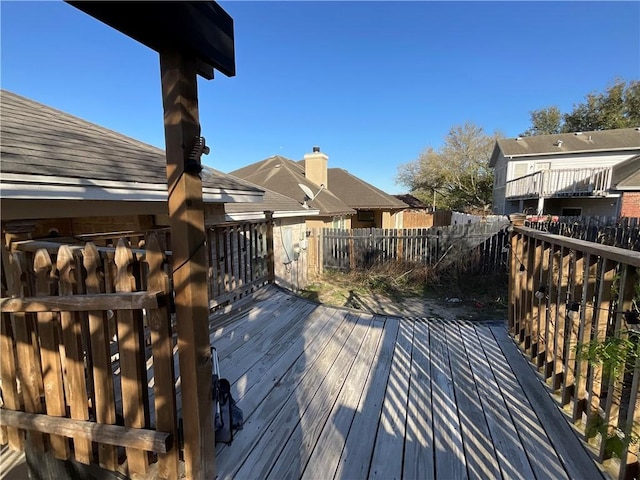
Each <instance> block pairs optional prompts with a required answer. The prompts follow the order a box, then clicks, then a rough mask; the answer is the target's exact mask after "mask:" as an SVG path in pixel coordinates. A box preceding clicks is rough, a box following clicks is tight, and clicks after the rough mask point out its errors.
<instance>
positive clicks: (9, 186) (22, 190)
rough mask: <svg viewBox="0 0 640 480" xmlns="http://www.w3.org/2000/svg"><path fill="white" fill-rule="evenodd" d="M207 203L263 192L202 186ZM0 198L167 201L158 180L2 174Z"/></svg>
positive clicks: (257, 198)
mask: <svg viewBox="0 0 640 480" xmlns="http://www.w3.org/2000/svg"><path fill="white" fill-rule="evenodd" d="M202 196H203V200H204V201H205V202H207V203H236V202H242V203H247V202H261V201H262V200H263V197H264V194H263V193H262V192H259V191H250V190H225V189H221V188H210V187H209V188H203V189H202ZM0 197H2V198H14V199H38V200H105V201H137V202H166V201H167V186H166V185H164V184H158V183H142V182H116V181H111V180H88V179H85V178H69V177H52V176H46V175H21V174H14V173H6V174H2V176H1V177H0Z"/></svg>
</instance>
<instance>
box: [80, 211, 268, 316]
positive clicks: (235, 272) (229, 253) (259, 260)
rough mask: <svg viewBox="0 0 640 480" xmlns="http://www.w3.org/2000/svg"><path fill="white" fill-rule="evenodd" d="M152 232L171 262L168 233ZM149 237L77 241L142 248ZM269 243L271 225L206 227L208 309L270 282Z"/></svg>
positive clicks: (120, 235) (135, 234)
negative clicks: (121, 242) (126, 243)
mask: <svg viewBox="0 0 640 480" xmlns="http://www.w3.org/2000/svg"><path fill="white" fill-rule="evenodd" d="M153 232H154V234H155V235H156V236H157V237H158V240H159V242H160V245H161V247H162V249H163V250H164V251H166V253H167V256H168V258H169V261H170V260H171V231H170V230H169V229H158V230H154V231H153ZM148 234H149V232H116V233H113V234H108V233H105V234H96V235H83V236H81V237H80V238H81V239H91V240H92V241H95V242H99V243H101V244H105V245H106V244H114V243H115V242H117V241H118V239H120V238H124V239H126V240H127V241H128V242H130V244H131V245H134V246H136V245H143V244H144V239H145V237H146V236H147V235H148ZM270 239H271V244H270V243H269V240H270ZM272 239H273V228H272V226H271V222H270V221H261V222H241V223H235V222H234V223H225V224H220V225H213V226H209V227H207V246H208V254H207V256H208V258H207V259H208V262H207V264H208V278H207V285H208V290H209V307H210V308H212V309H213V308H216V307H219V306H220V305H224V304H225V303H229V302H233V301H235V300H237V299H239V298H241V297H243V296H245V295H247V294H248V293H251V292H252V291H254V290H255V289H256V288H259V287H261V286H263V285H265V284H267V283H269V282H270V281H273V278H272V277H273V275H272V273H273V272H272V270H273V241H272ZM269 245H271V250H270V248H269ZM270 251H271V253H270ZM270 259H271V260H270ZM270 262H271V263H270Z"/></svg>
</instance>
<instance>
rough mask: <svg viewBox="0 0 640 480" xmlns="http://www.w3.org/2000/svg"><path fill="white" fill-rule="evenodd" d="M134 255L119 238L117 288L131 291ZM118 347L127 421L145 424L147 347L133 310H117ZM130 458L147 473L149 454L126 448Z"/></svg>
mask: <svg viewBox="0 0 640 480" xmlns="http://www.w3.org/2000/svg"><path fill="white" fill-rule="evenodd" d="M132 262H133V255H132V253H131V250H130V249H129V248H128V247H127V245H126V244H125V242H124V240H122V239H121V240H119V241H118V246H117V247H116V257H115V263H116V267H117V272H116V281H115V289H116V292H131V291H132V290H133V288H132V282H133V276H132V275H131V263H132ZM115 314H116V319H117V328H118V351H119V353H120V369H121V373H120V382H121V389H122V390H121V391H122V411H123V416H124V424H125V426H127V427H132V428H145V427H146V426H147V420H148V419H147V418H145V400H146V389H147V376H146V373H145V374H144V375H143V374H142V372H143V371H144V363H145V362H144V360H145V359H144V349H143V348H141V338H142V336H143V332H142V322H139V321H136V318H135V317H134V315H133V312H132V311H131V310H116V312H115ZM127 461H128V467H129V470H130V471H131V472H132V473H139V474H144V473H145V472H146V471H147V468H148V460H147V454H146V453H145V452H144V451H142V450H139V449H136V448H131V447H130V448H127Z"/></svg>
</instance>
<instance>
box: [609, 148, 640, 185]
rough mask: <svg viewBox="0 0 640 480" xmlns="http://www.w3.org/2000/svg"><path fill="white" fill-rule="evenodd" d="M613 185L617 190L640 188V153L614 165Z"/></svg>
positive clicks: (612, 173)
mask: <svg viewBox="0 0 640 480" xmlns="http://www.w3.org/2000/svg"><path fill="white" fill-rule="evenodd" d="M611 185H612V188H615V189H616V190H623V191H624V190H640V155H636V156H635V157H631V158H629V159H627V160H625V161H624V162H620V163H618V164H617V165H614V166H613V168H612V172H611Z"/></svg>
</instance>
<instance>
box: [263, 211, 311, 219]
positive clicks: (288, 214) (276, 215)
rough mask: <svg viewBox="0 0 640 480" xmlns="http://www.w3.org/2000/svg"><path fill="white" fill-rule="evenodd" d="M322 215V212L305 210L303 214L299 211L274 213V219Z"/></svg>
mask: <svg viewBox="0 0 640 480" xmlns="http://www.w3.org/2000/svg"><path fill="white" fill-rule="evenodd" d="M314 215H320V210H305V211H304V212H301V211H299V210H296V211H289V212H273V218H291V217H308V216H314Z"/></svg>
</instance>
